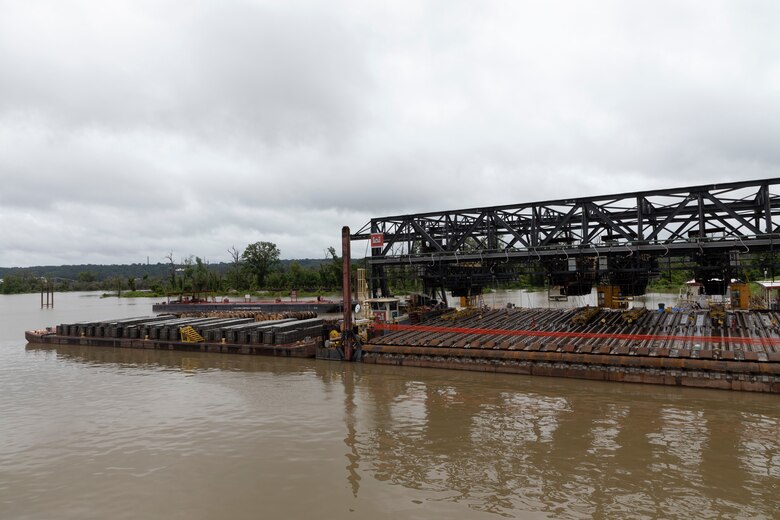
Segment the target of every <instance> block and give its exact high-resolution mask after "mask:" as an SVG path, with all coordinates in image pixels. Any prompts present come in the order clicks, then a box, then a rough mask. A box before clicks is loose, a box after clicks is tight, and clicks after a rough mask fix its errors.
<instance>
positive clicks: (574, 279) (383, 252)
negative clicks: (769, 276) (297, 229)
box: [351, 178, 780, 294]
mask: <svg viewBox="0 0 780 520" xmlns="http://www.w3.org/2000/svg"><path fill="white" fill-rule="evenodd" d="M371 234H382V236H383V239H384V244H383V246H382V247H381V248H372V254H371V257H370V258H369V259H368V262H369V265H370V266H371V267H372V273H373V275H372V279H373V282H372V286H373V288H374V290H375V291H376V290H377V289H378V288H380V287H382V286H383V281H384V278H385V276H384V272H383V270H384V268H385V267H389V266H401V265H409V266H416V267H417V270H418V272H419V274H420V275H421V276H422V277H423V279H424V280H425V283H426V285H428V286H430V285H431V284H434V283H435V284H436V285H441V286H442V287H446V288H447V289H455V290H457V291H459V292H464V291H465V292H469V293H471V292H472V288H473V289H474V292H478V291H479V289H480V286H481V285H484V283H485V280H486V279H496V278H497V277H498V278H500V279H508V278H511V277H512V276H513V273H516V272H517V271H516V269H513V268H512V266H517V265H518V264H523V263H526V264H527V263H535V264H536V265H542V266H544V269H545V271H546V272H547V273H548V274H549V275H550V281H551V283H553V284H556V285H562V286H565V287H567V288H569V290H570V291H571V292H570V294H585V293H586V292H589V291H590V288H591V285H592V283H594V281H598V280H600V279H601V278H603V277H604V276H605V275H607V276H608V277H609V278H610V280H611V283H615V284H619V285H621V286H626V289H627V291H628V292H634V293H636V294H641V293H642V292H643V291H644V286H646V282H647V278H648V277H649V276H652V273H653V271H654V270H655V269H656V265H657V263H658V259H659V258H662V257H667V256H670V255H671V256H688V257H689V258H691V259H692V261H693V262H695V263H696V264H697V266H698V267H697V270H696V272H697V277H700V278H702V279H704V281H705V282H707V281H711V280H713V279H717V277H718V276H723V275H728V274H729V273H728V272H727V271H729V270H733V269H731V268H733V267H734V266H735V265H736V262H737V261H736V260H735V259H736V258H738V256H739V254H741V253H749V252H754V253H755V252H765V251H774V249H775V247H776V243H777V242H778V241H779V240H780V178H771V179H762V180H754V181H742V182H730V183H724V184H713V185H704V186H689V187H684V188H673V189H664V190H654V191H648V192H633V193H623V194H616V195H603V196H595V197H581V198H575V199H562V200H553V201H545V202H530V203H521V204H513V205H507V206H491V207H485V208H470V209H461V210H452V211H442V212H431V213H417V214H410V215H399V216H390V217H382V218H374V219H371V221H370V222H369V223H367V224H365V225H364V226H363V227H362V228H360V229H359V230H358V231H357V232H356V233H354V234H353V235H351V239H352V240H368V239H370V236H371ZM435 280H438V281H436V282H434V281H435ZM629 284H635V285H637V287H636V288H635V289H630V288H629V287H628V285H629ZM382 292H384V293H386V292H387V290H386V287H385V288H384V290H383V291H382Z"/></svg>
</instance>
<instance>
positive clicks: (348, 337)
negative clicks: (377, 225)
mask: <svg viewBox="0 0 780 520" xmlns="http://www.w3.org/2000/svg"><path fill="white" fill-rule="evenodd" d="M341 255H342V271H343V273H342V280H343V284H344V287H343V289H342V291H343V296H342V297H343V305H344V324H343V325H342V326H341V344H342V345H343V346H344V360H345V361H352V291H351V289H350V281H351V278H352V276H351V272H350V263H351V262H350V249H349V226H344V227H343V228H341Z"/></svg>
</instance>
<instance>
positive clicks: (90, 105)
mask: <svg viewBox="0 0 780 520" xmlns="http://www.w3.org/2000/svg"><path fill="white" fill-rule="evenodd" d="M0 12H2V13H3V16H2V17H0V70H2V71H3V79H2V81H0V182H1V183H2V186H0V188H1V189H0V222H2V225H0V244H2V247H0V265H35V264H50V263H82V262H132V261H142V260H143V259H145V258H146V256H150V258H151V260H152V261H155V260H159V259H161V258H162V257H163V256H164V255H165V254H167V253H168V252H169V251H171V250H173V251H174V252H175V254H176V255H179V256H189V255H190V254H195V255H198V256H201V257H205V258H207V259H209V260H211V261H220V260H227V259H228V258H229V256H228V254H227V249H228V248H229V247H230V246H232V245H235V246H237V247H243V246H244V245H246V244H247V243H250V242H253V241H256V240H270V241H273V242H276V243H277V245H278V246H279V247H280V249H281V251H282V255H283V256H284V257H287V258H290V257H317V256H323V251H324V250H325V248H326V247H328V246H330V245H334V246H337V245H338V242H339V240H340V232H341V226H342V225H350V226H351V227H353V229H356V228H359V227H360V226H362V225H363V224H364V223H365V222H366V221H368V219H370V218H371V217H372V216H384V215H389V214H401V213H406V212H417V211H434V210H443V209H454V208H459V207H473V206H480V205H497V204H510V203H516V202H527V201H533V200H548V199H557V198H570V197H573V196H582V195H598V194H604V193H612V192H627V191H640V190H645V189H651V188H663V187H672V186H682V185H688V184H707V183H715V182H722V181H727V180H737V179H750V178H761V177H770V176H778V175H777V173H778V163H779V162H780V157H779V156H778V155H779V154H780V152H778V148H777V146H776V144H775V140H776V139H775V137H774V136H776V135H778V134H780V128H778V126H779V125H780V123H778V121H780V113H779V112H780V104H779V103H778V101H777V100H778V99H780V97H779V96H778V94H779V93H780V61H778V60H777V58H776V57H777V56H778V55H779V54H780V42H778V40H777V38H776V37H775V32H776V30H775V28H774V24H773V21H775V20H777V19H778V14H780V7H778V6H777V5H776V4H775V3H774V2H751V3H750V4H749V5H748V4H740V3H733V2H704V1H701V2H657V1H656V2H629V3H627V2H617V1H614V2H608V1H603V2H563V1H559V2H555V1H553V2H549V1H545V2H542V1H537V2H482V3H473V2H411V1H410V2H394V3H392V4H387V3H382V2H346V1H345V2H327V3H325V2H313V1H311V2H306V3H304V4H301V3H295V4H290V3H287V2H270V1H269V2H261V1H249V0H244V1H242V0H230V1H222V2H215V1H212V0H199V1H195V2H189V3H187V4H182V3H180V2H172V1H170V0H168V1H165V0H164V1H151V0H149V1H137V0H134V1H129V0H128V1H112V2H110V3H105V2H97V1H93V0H80V1H74V2H67V3H63V2H57V1H50V2H45V1H36V2H22V1H14V0H0ZM356 249H359V246H357V245H356ZM356 254H358V252H357V251H356Z"/></svg>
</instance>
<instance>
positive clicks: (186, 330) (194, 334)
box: [179, 325, 206, 343]
mask: <svg viewBox="0 0 780 520" xmlns="http://www.w3.org/2000/svg"><path fill="white" fill-rule="evenodd" d="M179 335H180V336H181V340H182V341H184V342H185V343H202V342H204V341H206V338H204V337H203V336H201V335H200V334H198V331H196V330H195V329H193V328H192V325H187V326H186V327H181V328H180V329H179Z"/></svg>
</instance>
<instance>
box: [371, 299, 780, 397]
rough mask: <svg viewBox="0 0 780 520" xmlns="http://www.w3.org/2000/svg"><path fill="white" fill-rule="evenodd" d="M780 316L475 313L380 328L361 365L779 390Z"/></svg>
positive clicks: (593, 311)
mask: <svg viewBox="0 0 780 520" xmlns="http://www.w3.org/2000/svg"><path fill="white" fill-rule="evenodd" d="M779 323H780V314H779V313H778V312H774V311H765V312H760V311H734V312H722V313H718V312H710V311H706V310H690V311H679V312H666V311H663V310H659V311H657V312H656V311H649V310H647V309H633V310H631V311H626V312H620V311H613V310H606V309H599V308H590V307H586V308H580V309H571V310H557V309H500V310H490V309H469V310H465V311H462V312H455V313H448V314H443V315H441V316H438V317H435V318H432V319H430V320H427V321H425V322H423V323H420V324H416V325H402V324H395V325H393V324H378V325H376V329H378V330H379V331H380V332H381V333H382V334H383V335H381V336H379V337H375V338H374V339H372V340H370V341H369V342H368V343H367V344H365V345H362V347H361V352H360V358H361V361H362V362H364V363H374V364H384V365H400V366H415V367H435V368H448V369H458V370H477V371H484V372H505V373H516V374H526V375H544V376H557V377H570V378H578V379H590V380H600V381H619V382H634V383H650V384H662V385H673V386H686V387H698V388H716V389H728V390H742V391H755V392H771V393H780V328H779V327H778V324H779Z"/></svg>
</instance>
